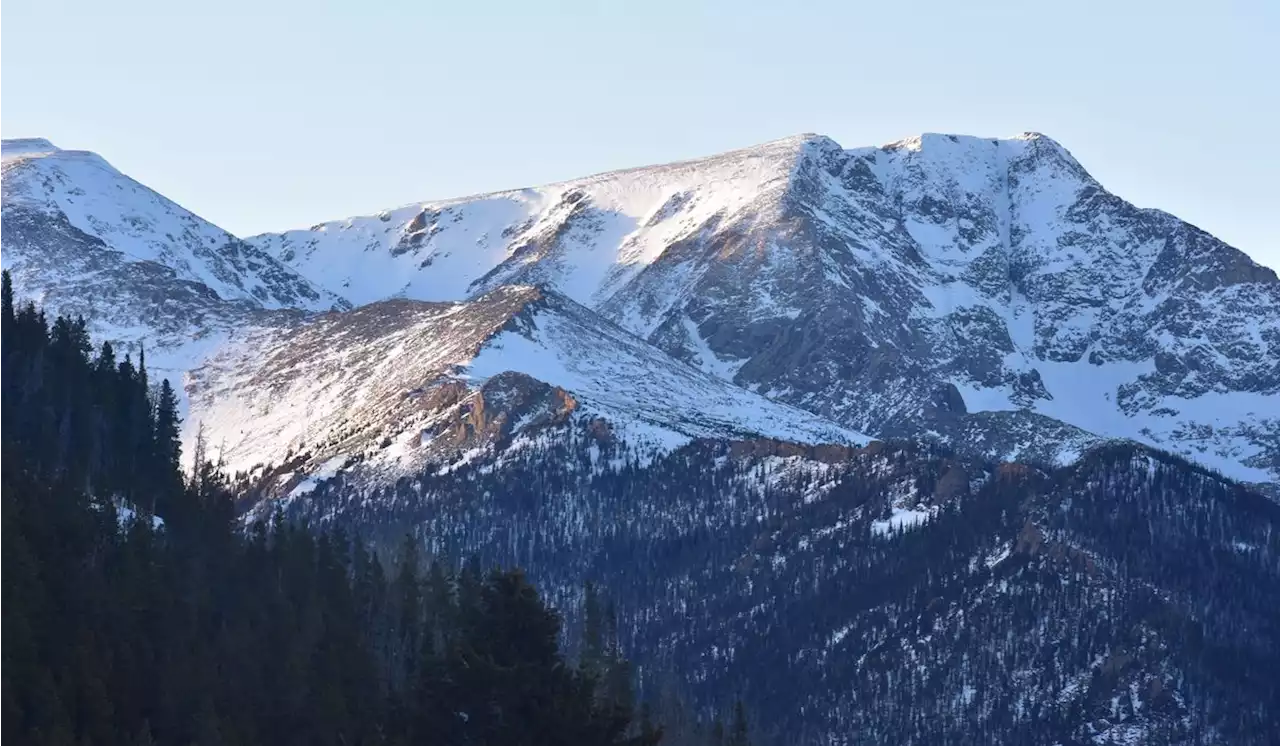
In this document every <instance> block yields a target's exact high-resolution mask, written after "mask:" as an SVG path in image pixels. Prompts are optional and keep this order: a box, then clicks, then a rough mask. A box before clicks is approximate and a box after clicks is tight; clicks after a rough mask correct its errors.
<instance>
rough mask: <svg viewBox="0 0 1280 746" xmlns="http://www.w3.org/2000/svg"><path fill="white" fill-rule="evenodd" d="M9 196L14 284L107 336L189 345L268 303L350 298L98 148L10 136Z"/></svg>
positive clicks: (331, 303)
mask: <svg viewBox="0 0 1280 746" xmlns="http://www.w3.org/2000/svg"><path fill="white" fill-rule="evenodd" d="M3 206H4V207H3V209H4V221H3V241H4V248H5V256H4V266H5V268H6V269H8V270H10V272H11V274H12V275H13V278H14V283H15V289H16V290H17V291H18V293H19V294H20V295H23V296H25V297H28V298H31V299H33V300H37V301H39V302H40V303H42V304H43V305H44V306H45V307H46V308H48V309H49V310H50V311H51V312H55V311H56V312H61V313H68V314H81V315H83V316H84V317H85V318H86V319H88V320H89V321H90V322H91V324H92V326H91V328H92V330H93V331H94V332H95V333H97V334H99V335H103V336H106V337H112V338H122V339H129V340H131V341H133V340H136V339H142V338H145V339H147V340H148V341H149V342H151V343H153V344H162V345H170V346H173V345H183V344H187V343H188V342H189V341H190V338H191V337H192V336H202V335H205V334H207V333H208V332H209V330H210V329H212V328H220V327H225V326H228V325H231V324H234V323H238V322H240V321H242V320H243V319H245V318H246V317H251V316H253V315H255V314H256V313H258V312H261V311H267V310H279V309H298V310H303V311H316V310H327V309H330V308H347V307H349V306H348V304H347V303H346V302H345V301H343V300H341V299H340V298H338V297H337V296H334V295H331V294H329V293H326V292H325V291H323V290H319V289H317V288H316V287H315V286H313V285H312V284H311V283H309V282H307V281H306V280H305V279H303V278H302V277H301V276H299V275H298V274H297V273H296V272H294V271H293V270H291V269H290V268H289V267H287V266H285V265H284V264H282V263H281V262H279V261H278V260H276V259H275V258H274V257H272V256H271V255H269V254H267V253H266V252H264V251H262V250H261V249H258V248H257V247H255V246H253V245H252V244H249V243H246V242H245V241H242V240H240V239H238V238H236V237H235V236H233V235H231V234H230V233H227V232H226V231H224V230H222V229H221V228H219V227H217V226H215V225H213V224H212V223H209V222H208V221H206V220H203V219H202V218H200V217H199V216H197V215H195V214H193V213H191V212H189V211H188V210H186V209H184V208H182V207H180V206H179V205H177V204H174V203H173V202H171V201H170V200H168V199H166V198H165V197H163V196H161V195H160V194H157V193H156V192H154V191H152V190H151V189H148V188H147V187H145V186H143V185H142V184H139V183H138V182H136V181H134V180H133V179H130V178H129V177H128V176H125V175H124V174H122V173H120V172H119V171H117V170H116V169H115V168H113V167H112V166H111V165H110V164H109V163H107V162H106V161H105V160H103V159H102V158H101V157H100V156H98V155H96V154H94V153H89V152H86V151H79V150H61V149H59V148H57V147H54V146H53V145H52V144H51V143H49V142H48V141H47V140H40V139H24V140H5V141H4V144H3Z"/></svg>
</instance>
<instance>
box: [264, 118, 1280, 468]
mask: <svg viewBox="0 0 1280 746" xmlns="http://www.w3.org/2000/svg"><path fill="white" fill-rule="evenodd" d="M247 240H248V241H249V242H250V243H252V244H254V245H256V246H258V247H260V248H261V249H263V250H264V251H265V252H266V253H269V254H273V255H275V256H278V257H279V258H280V259H281V260H282V261H283V262H285V263H287V264H289V265H290V266H292V267H294V268H296V269H297V270H298V271H299V272H300V273H301V274H302V275H303V276H305V277H307V278H308V279H309V280H310V281H312V282H313V283H314V284H316V285H317V286H320V287H324V288H326V289H328V290H330V291H331V292H333V293H335V294H338V295H341V296H343V297H344V298H346V299H347V300H349V301H351V302H352V303H355V304H360V303H366V302H370V301H374V300H378V299H382V298H392V297H401V298H410V299H419V300H432V301H440V300H460V299H463V298H468V297H477V296H479V295H482V294H483V293H485V292H488V291H489V290H491V289H492V288H494V287H497V286H499V285H502V284H506V283H525V284H539V285H543V286H546V287H549V288H551V289H553V290H555V291H557V292H560V293H563V294H564V295H566V296H568V297H569V298H572V299H574V300H576V301H578V302H579V303H582V304H584V305H586V306H588V307H590V308H592V309H594V310H596V311H597V312H598V313H600V314H601V315H602V316H604V317H606V318H608V319H610V320H612V321H614V322H615V323H617V324H618V325H619V326H621V327H622V328H625V329H627V330H629V331H631V332H632V333H634V334H636V335H637V336H639V337H641V338H644V339H646V340H647V341H649V342H650V343H652V344H653V345H655V346H656V347H658V348H660V349H662V350H664V351H666V352H667V353H668V354H670V355H671V356H673V357H675V358H677V359H680V360H683V361H685V362H688V363H690V364H692V365H694V366H697V367H699V368H701V369H702V370H704V371H706V372H708V373H711V374H713V375H716V376H718V377H720V378H723V379H724V380H726V381H732V382H734V383H735V384H737V385H739V386H741V387H744V388H747V389H749V390H752V391H755V392H758V393H761V394H763V395H765V396H767V397H769V398H771V399H774V400H776V401H780V402H785V403H788V404H792V405H795V406H798V407H801V408H803V409H806V410H808V411H811V412H814V413H816V414H819V415H822V416H824V417H827V418H830V419H833V420H836V421H838V422H840V423H842V424H844V425H846V426H848V427H850V428H853V429H856V430H860V431H863V432H868V433H871V434H873V435H879V436H885V435H893V436H908V437H937V438H941V439H943V440H945V441H949V442H952V443H955V444H957V445H960V446H963V447H967V448H968V449H969V450H971V451H972V452H973V453H975V454H982V455H987V456H993V457H1001V458H1037V459H1048V460H1057V461H1067V460H1070V459H1071V458H1072V457H1073V456H1074V455H1075V454H1076V453H1077V452H1078V451H1079V450H1080V449H1081V448H1083V447H1085V446H1087V445H1089V444H1091V443H1095V442H1097V441H1099V440H1102V439H1107V438H1114V437H1121V438H1132V439H1136V440H1140V441H1143V442H1147V443H1151V444H1154V445H1157V446H1159V447H1163V448H1168V449H1170V450H1174V451H1178V452H1181V453H1184V454H1186V455H1188V456H1190V457H1192V458H1195V459H1197V460H1199V461H1201V462H1202V463H1206V464H1208V465H1210V466H1213V467H1216V468H1219V469H1221V470H1223V471H1225V472H1227V473H1228V474H1230V475H1232V476H1235V477H1237V478H1242V479H1246V480H1251V481H1264V482H1269V481H1273V480H1275V479H1276V477H1277V474H1280V435H1277V433H1280V396H1278V395H1280V282H1278V281H1277V278H1276V275H1275V273H1274V272H1273V271H1272V270H1270V269H1268V268H1266V267H1263V266H1260V265H1258V264H1256V263H1254V262H1253V261H1252V260H1250V259H1249V257H1248V256H1247V255H1245V254H1244V253H1242V252H1240V251H1238V250H1236V249H1234V248H1232V247H1230V246H1228V245H1226V244H1224V243H1222V242H1221V241H1218V240H1217V239H1215V238H1213V237H1212V236H1210V235H1208V234H1206V233H1204V232H1203V231H1200V230H1199V229H1197V228H1195V227H1194V226H1191V225H1189V224H1187V223H1184V222H1182V221H1180V220H1178V219H1177V218H1175V217H1173V216H1171V215H1168V214H1165V213H1162V212H1159V211H1156V210H1146V209H1139V208H1136V207H1134V206H1133V205H1131V204H1129V203H1128V202H1125V201H1124V200H1122V199H1120V198H1118V197H1116V196H1114V195H1112V194H1110V193H1108V192H1107V191H1106V190H1105V189H1104V188H1103V187H1102V186H1101V185H1100V184H1099V183H1098V182H1097V181H1096V180H1094V179H1093V178H1092V177H1091V176H1090V175H1089V174H1088V173H1087V172H1086V171H1085V170H1084V168H1083V167H1082V166H1081V165H1080V164H1079V163H1077V162H1076V160H1075V159H1074V158H1073V157H1072V156H1071V155H1070V153H1068V152H1067V151H1066V150H1065V149H1064V148H1063V147H1062V146H1060V145H1059V144H1057V143H1056V142H1054V141H1053V140H1051V139H1049V138H1047V137H1045V136H1043V135H1040V134H1036V133H1027V134H1024V135H1020V136H1018V137H1015V138H1011V139H1007V140H992V139H979V138H973V137H958V136H950V135H932V134H930V135H923V136H920V137H915V138H910V139H907V140H903V141H900V142H897V143H893V144H890V145H887V146H884V147H879V148H858V149H853V150H846V149H843V148H842V147H840V146H839V145H837V144H836V143H835V142H833V141H831V140H830V139H828V138H825V137H820V136H815V135H802V136H798V137H794V138H788V139H785V140H780V141H777V142H773V143H768V144H765V145H762V146H758V147H755V148H748V149H745V150H740V151H734V152H730V153H725V154H723V155H719V156H714V157H711V158H706V159H701V160H695V161H688V162H683V163H676V164H671V165H663V166H654V167H647V168H639V169H632V170H626V171H618V172H613V173H607V174H601V175H598V176H593V177H588V178H585V179H579V180H575V181H570V182H564V183H560V184H554V185H550V186H546V187H540V188H534V189H524V190H517V191H510V192H499V193H494V194H489V195H482V196H478V197H471V198H465V199H458V200H448V201H442V202H430V203H423V204H415V205H409V206H405V207H401V208H398V209H395V210H389V211H386V212H383V213H381V214H379V215H374V216H368V217H357V218H349V219H346V220H340V221H334V222H330V223H324V224H321V225H318V226H314V227H313V228H311V229H310V230H301V231H291V232H287V233H283V234H269V235H262V236H255V237H252V238H250V239H247Z"/></svg>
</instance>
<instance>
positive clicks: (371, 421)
mask: <svg viewBox="0 0 1280 746" xmlns="http://www.w3.org/2000/svg"><path fill="white" fill-rule="evenodd" d="M285 320H286V321H288V322H289V323H282V324H278V325H275V326H264V327H262V328H260V329H258V330H256V331H254V332H252V333H249V334H247V335H246V336H244V337H242V338H241V339H239V340H238V341H236V342H235V343H232V344H227V345H225V346H224V347H223V348H221V349H220V350H219V351H218V352H217V353H216V354H215V355H213V357H212V358H210V359H209V361H208V362H207V363H206V364H204V365H203V366H201V367H200V368H197V369H196V370H194V371H193V372H192V374H191V377H190V379H189V382H188V385H187V391H188V395H189V396H190V401H191V412H192V417H193V418H194V419H198V420H199V422H200V423H201V425H203V426H204V427H205V428H206V430H207V432H206V435H207V437H208V439H209V441H210V444H211V445H212V446H217V453H218V455H219V457H220V458H222V459H223V460H224V462H225V465H226V466H227V468H229V469H231V470H233V471H245V472H249V471H254V470H255V469H265V468H268V467H273V466H279V465H283V464H285V463H289V464H290V465H291V469H292V470H291V471H289V472H286V473H283V474H279V473H277V477H283V478H284V479H285V480H286V483H284V484H283V487H285V488H292V487H294V485H295V484H296V483H298V482H299V481H300V480H302V478H303V476H304V475H309V474H314V473H323V474H325V475H327V476H330V477H331V476H333V474H334V473H336V470H338V469H340V468H342V467H343V466H346V465H351V466H352V467H355V466H356V465H357V464H358V467H359V468H358V469H356V471H358V472H359V473H361V474H365V475H367V476H368V478H369V479H371V480H373V481H376V482H383V483H385V482H389V481H394V480H395V479H396V478H399V477H402V476H412V475H414V474H417V473H419V472H421V471H422V470H423V469H427V468H429V467H430V465H431V464H436V463H442V462H443V463H452V462H455V461H456V460H457V459H458V458H460V457H464V456H466V455H467V454H469V453H470V454H471V455H472V456H474V455H475V453H476V452H477V450H480V449H484V448H485V447H487V446H491V445H493V444H495V443H497V442H500V441H501V442H506V441H507V440H509V439H510V438H512V437H515V436H518V435H522V434H526V433H527V434H533V435H534V436H536V433H537V432H538V431H539V430H542V429H544V428H547V427H551V426H554V425H560V424H564V423H570V422H591V423H593V427H594V430H595V432H596V435H597V437H598V438H600V439H602V440H609V441H613V440H625V441H626V442H628V443H629V444H630V445H631V446H632V447H635V448H638V449H640V450H649V451H652V452H666V451H669V450H671V449H673V448H676V447H678V446H680V445H683V444H685V443H687V442H689V441H690V440H691V439H692V438H730V437H741V436H750V435H767V436H770V437H776V438H780V439H785V440H791V441H799V442H806V443H839V444H864V443H866V442H867V441H868V440H869V439H868V438H866V437H865V436H863V435H860V434H858V433H856V432H852V431H849V430H847V429H845V428H841V427H839V426H837V425H835V424H833V423H831V422H830V421H827V420H824V419H822V418H820V417H818V416H816V415H813V414H810V413H808V412H805V411H803V410H799V409H795V408H793V407H789V406H786V405H784V404H778V403H775V402H772V401H770V400H768V399H765V398H764V397H761V396H759V395H757V394H753V393H751V392H749V391H746V390H744V389H741V388H738V387H736V386H733V385H732V384H730V383H728V382H726V381H724V380H722V379H719V378H716V377H715V376H711V375H708V374H706V373H703V372H702V371H699V370H697V369H695V368H693V367H691V366H688V365H685V364H684V363H681V362H679V361H677V360H674V359H672V358H671V357H670V356H668V355H666V354H665V353H663V352H662V351H661V350H658V349H657V348H655V347H653V346H651V345H649V344H647V343H645V342H644V341H643V340H641V339H639V338H637V337H635V336H634V335H632V334H629V333H627V332H626V331H624V330H622V329H620V328H618V327H617V326H615V325H614V324H612V323H610V322H608V321H607V320H605V319H602V318H600V317H599V315H598V314H594V313H592V312H591V311H589V310H588V309H586V308H584V307H582V306H580V305H579V304H577V303H575V302H574V301H572V300H570V299H568V298H565V297H564V296H561V295H558V294H556V293H553V292H550V291H545V290H542V289H539V288H537V287H532V286H501V287H498V288H496V289H494V290H492V291H490V292H488V293H486V294H485V295H484V296H481V297H480V298H477V299H476V300H473V301H468V302H462V303H428V302H420V301H404V300H398V301H395V300H393V301H380V302H376V303H370V304H367V305H364V306H361V307H359V308H357V309H355V310H353V311H347V312H342V313H331V314H325V315H322V316H319V317H316V318H313V319H311V320H309V321H306V322H304V323H296V322H294V321H293V320H292V319H285ZM223 442H225V446H223V445H221V444H222V443H223ZM288 480H292V481H288ZM312 484H313V480H310V479H308V480H307V481H306V482H305V485H306V486H307V487H309V486H311V485H312ZM304 489H305V487H304Z"/></svg>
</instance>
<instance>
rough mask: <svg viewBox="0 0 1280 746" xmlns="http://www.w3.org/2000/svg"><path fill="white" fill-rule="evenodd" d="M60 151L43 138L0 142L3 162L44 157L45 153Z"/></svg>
mask: <svg viewBox="0 0 1280 746" xmlns="http://www.w3.org/2000/svg"><path fill="white" fill-rule="evenodd" d="M60 149H61V148H58V147H56V146H55V145H54V144H53V143H51V142H49V141H48V140H46V139H44V138H43V137H18V138H12V139H8V140H0V152H3V154H4V158H5V160H8V159H9V158H17V157H22V156H32V155H45V154H47V153H55V152H57V151H59V150H60Z"/></svg>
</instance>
